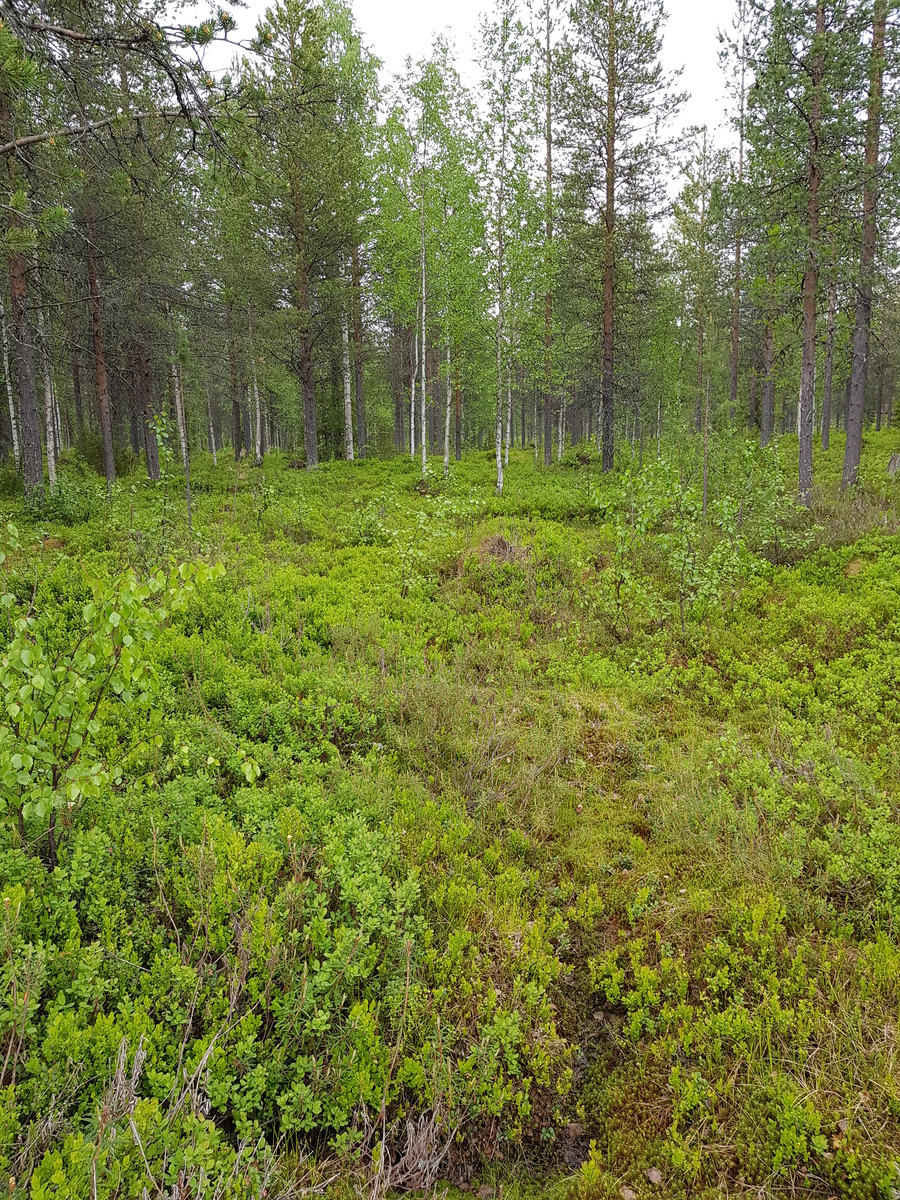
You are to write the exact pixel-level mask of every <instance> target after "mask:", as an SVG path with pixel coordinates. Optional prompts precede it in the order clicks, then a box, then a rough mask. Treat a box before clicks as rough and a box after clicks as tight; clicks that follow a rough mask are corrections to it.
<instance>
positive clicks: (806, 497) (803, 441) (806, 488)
mask: <svg viewBox="0 0 900 1200" xmlns="http://www.w3.org/2000/svg"><path fill="white" fill-rule="evenodd" d="M824 78H825V0H817V2H816V35H815V41H814V42H813V50H812V62H811V69H810V81H811V85H812V97H811V103H810V112H809V166H808V173H807V202H806V225H807V234H806V271H805V273H804V277H803V361H802V365H801V369H800V412H799V428H798V430H797V435H798V438H799V441H800V472H799V490H800V503H801V504H803V505H805V506H806V507H807V508H809V507H810V505H811V504H812V480H813V463H812V452H813V433H814V429H815V411H816V320H817V316H818V299H819V191H820V188H821V184H822V175H821V162H820V158H821V135H822V87H823V81H824Z"/></svg>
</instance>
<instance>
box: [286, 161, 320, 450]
mask: <svg viewBox="0 0 900 1200" xmlns="http://www.w3.org/2000/svg"><path fill="white" fill-rule="evenodd" d="M302 186H303V185H302V182H301V181H299V180H298V179H295V180H294V182H293V184H292V193H293V202H294V242H295V246H296V250H297V262H296V278H295V288H296V305H297V321H298V326H299V329H298V335H299V337H298V341H299V347H298V360H299V372H298V373H299V376H300V391H301V394H302V396H303V446H304V449H305V451H306V469H307V470H308V471H312V470H314V469H315V468H316V467H318V465H319V432H318V426H317V424H316V381H315V371H314V366H313V346H312V306H311V302H310V286H309V244H308V234H307V228H306V207H305V205H304V202H303V190H302Z"/></svg>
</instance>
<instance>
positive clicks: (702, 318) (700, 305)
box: [694, 126, 707, 433]
mask: <svg viewBox="0 0 900 1200" xmlns="http://www.w3.org/2000/svg"><path fill="white" fill-rule="evenodd" d="M706 146H707V142H706V126H704V127H703V173H702V176H701V188H700V282H699V286H698V288H697V396H696V399H695V401H694V432H695V433H700V431H701V429H702V428H703V366H704V362H703V338H704V335H705V333H706V185H707V170H706V155H707V149H706Z"/></svg>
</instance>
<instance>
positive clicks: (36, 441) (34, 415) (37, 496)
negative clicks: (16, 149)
mask: <svg viewBox="0 0 900 1200" xmlns="http://www.w3.org/2000/svg"><path fill="white" fill-rule="evenodd" d="M8 222H10V228H11V229H12V230H13V232H18V230H19V229H20V228H22V218H20V217H19V216H18V214H17V212H16V211H14V210H12V209H11V210H10V217H8ZM8 262H10V306H11V308H12V328H13V347H14V350H16V367H17V371H16V377H17V382H18V386H19V413H20V416H22V466H23V474H24V478H25V497H26V498H28V499H31V500H36V502H37V503H42V502H43V452H42V450H41V415H40V410H38V407H37V377H36V372H35V352H34V337H32V334H31V323H30V320H29V313H28V283H26V276H25V256H24V254H22V253H19V252H18V251H13V252H12V253H11V254H10V259H8Z"/></svg>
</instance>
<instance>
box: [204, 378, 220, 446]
mask: <svg viewBox="0 0 900 1200" xmlns="http://www.w3.org/2000/svg"><path fill="white" fill-rule="evenodd" d="M203 398H204V399H205V400H206V428H207V436H208V437H209V449H210V453H211V454H212V460H213V466H214V467H215V466H218V462H217V459H216V431H215V427H214V426H213V415H212V404H210V400H209V383H208V382H207V379H206V375H205V374H204V376H203Z"/></svg>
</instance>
